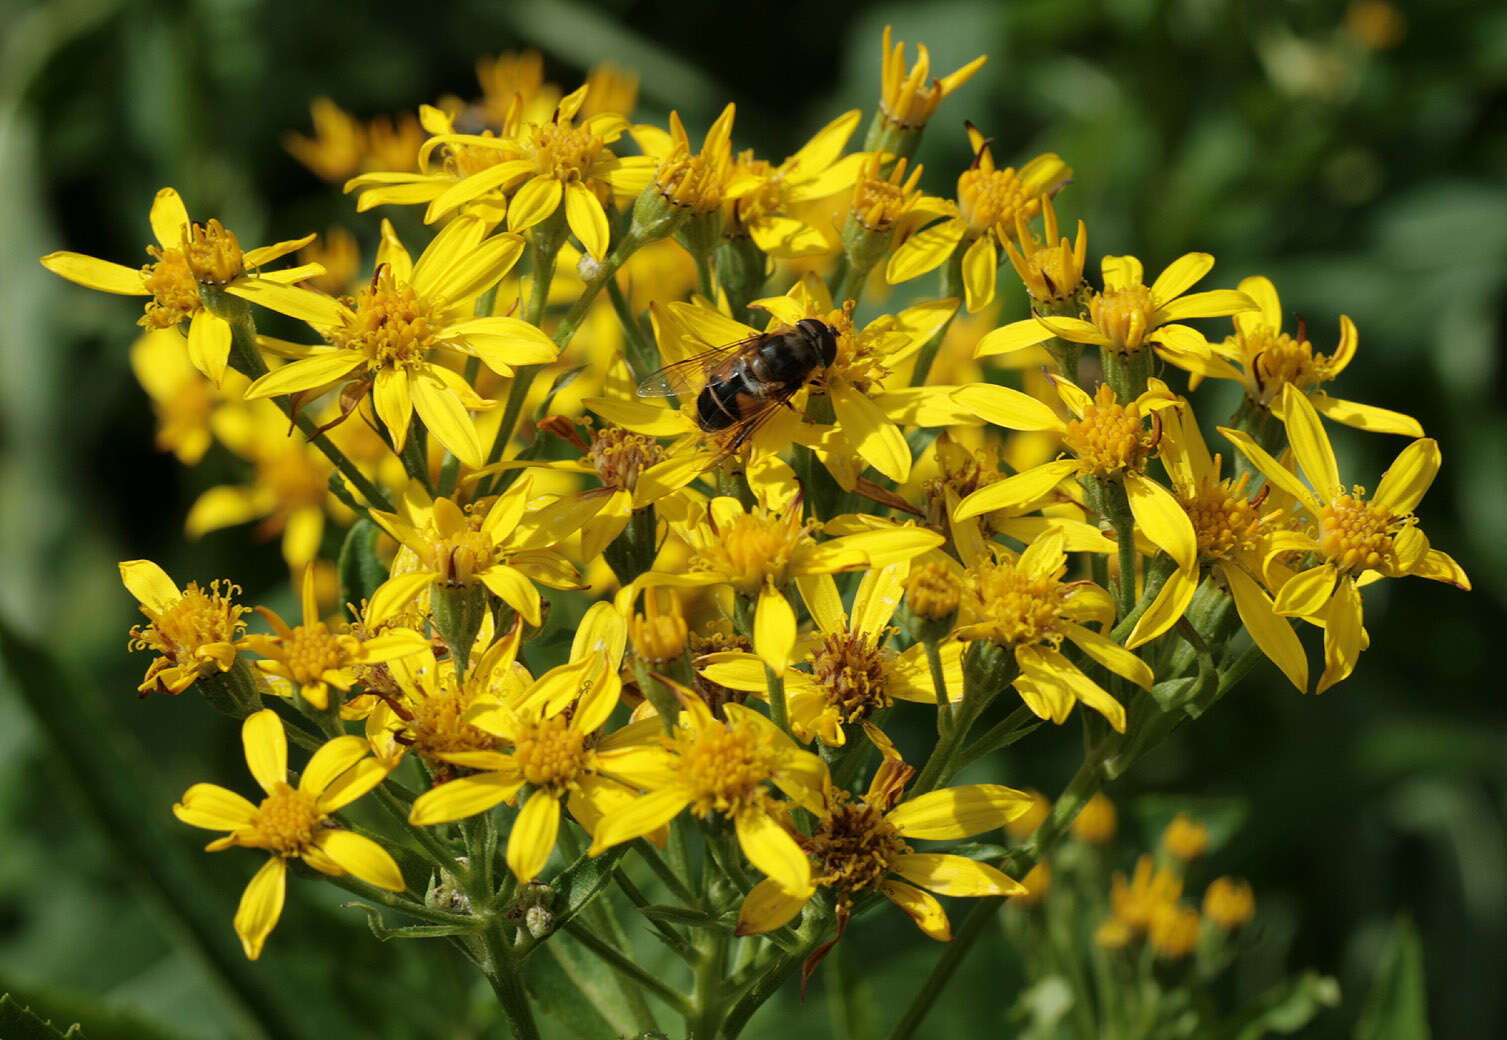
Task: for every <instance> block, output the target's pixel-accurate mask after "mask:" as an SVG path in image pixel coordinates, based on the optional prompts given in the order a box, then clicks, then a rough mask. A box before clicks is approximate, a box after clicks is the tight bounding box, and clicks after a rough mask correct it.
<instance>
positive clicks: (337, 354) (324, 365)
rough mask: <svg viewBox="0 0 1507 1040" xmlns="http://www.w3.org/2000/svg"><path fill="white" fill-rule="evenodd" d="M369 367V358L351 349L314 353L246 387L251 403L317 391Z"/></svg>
mask: <svg viewBox="0 0 1507 1040" xmlns="http://www.w3.org/2000/svg"><path fill="white" fill-rule="evenodd" d="M364 364H366V358H364V357H362V356H361V355H360V354H358V353H356V352H354V351H350V350H331V351H328V352H325V353H320V354H314V355H312V356H310V357H307V358H305V359H304V360H302V361H294V362H292V363H290V364H286V365H284V366H283V367H282V368H279V369H275V370H273V371H271V372H268V373H267V374H266V375H264V376H262V377H261V378H260V379H257V380H256V381H255V382H253V383H252V384H251V385H250V386H248V387H247V388H246V398H247V400H254V399H256V398H258V397H276V396H278V395H281V394H296V393H298V392H299V391H300V390H314V389H317V388H319V387H322V386H326V385H328V384H330V383H334V382H336V381H338V380H340V379H342V378H344V377H345V376H348V375H350V374H351V373H352V372H354V371H355V370H356V369H357V368H359V367H361V366H362V365H364Z"/></svg>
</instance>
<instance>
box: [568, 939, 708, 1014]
mask: <svg viewBox="0 0 1507 1040" xmlns="http://www.w3.org/2000/svg"><path fill="white" fill-rule="evenodd" d="M564 931H566V932H568V933H569V934H570V936H571V937H572V938H573V939H575V940H576V941H577V942H579V943H580V944H581V945H582V946H584V947H586V949H587V950H589V951H590V952H591V953H592V954H594V955H595V956H596V957H597V958H598V959H600V960H601V961H602V962H603V963H604V964H606V965H607V966H608V967H610V968H611V969H612V970H613V971H615V972H617V973H618V974H619V975H621V976H622V977H623V978H625V979H628V980H630V981H632V982H634V983H635V984H637V985H638V986H639V987H640V988H642V989H644V990H645V991H647V992H649V993H652V994H654V995H655V996H656V997H658V998H659V999H660V1000H662V1001H664V1002H665V1003H666V1004H668V1005H669V1006H670V1007H671V1008H672V1009H673V1010H674V1011H675V1012H676V1013H677V1014H679V1015H681V1016H683V1017H689V1016H690V1014H691V1006H690V1002H689V1001H687V1000H686V999H685V996H684V995H683V994H681V993H680V992H678V991H676V990H673V989H671V988H670V987H669V986H668V985H666V984H665V983H664V982H663V981H661V980H660V979H659V978H658V977H656V976H655V975H652V974H650V973H649V972H648V971H646V970H645V969H644V968H642V967H640V966H639V964H638V962H637V961H635V960H634V959H633V958H632V957H629V956H627V955H626V954H624V953H622V952H621V951H620V950H618V949H617V948H616V947H614V946H612V945H611V944H610V943H607V942H604V941H603V940H602V939H601V938H600V937H598V935H597V934H596V933H595V932H593V931H592V930H591V929H590V928H588V927H586V926H585V925H583V924H581V923H580V922H579V921H576V920H574V919H572V920H570V921H567V922H566V923H565V928H564Z"/></svg>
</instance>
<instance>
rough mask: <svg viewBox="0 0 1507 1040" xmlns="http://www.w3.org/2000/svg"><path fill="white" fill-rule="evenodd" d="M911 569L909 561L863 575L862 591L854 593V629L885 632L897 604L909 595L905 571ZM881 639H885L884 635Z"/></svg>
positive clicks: (875, 634)
mask: <svg viewBox="0 0 1507 1040" xmlns="http://www.w3.org/2000/svg"><path fill="white" fill-rule="evenodd" d="M909 570H910V568H909V566H908V565H905V564H895V565H892V566H889V567H884V568H880V569H876V570H870V571H869V572H868V573H867V574H865V575H864V576H863V580H862V581H860V582H859V583H858V591H857V592H856V593H854V594H853V618H852V623H851V624H852V629H853V631H854V632H862V633H863V634H864V635H867V636H874V637H876V638H878V637H879V636H881V634H882V633H883V632H884V629H885V626H887V625H888V624H889V621H890V618H891V617H893V616H894V614H895V608H896V607H898V606H899V605H900V600H901V599H903V598H904V597H905V575H906V574H907V573H908V572H909ZM829 580H830V579H829ZM832 590H833V591H834V592H836V591H837V586H836V585H834V586H833V587H832ZM839 602H841V601H839ZM813 616H814V615H813ZM824 631H825V629H824ZM879 641H880V642H883V639H879Z"/></svg>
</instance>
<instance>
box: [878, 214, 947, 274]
mask: <svg viewBox="0 0 1507 1040" xmlns="http://www.w3.org/2000/svg"><path fill="white" fill-rule="evenodd" d="M963 228H964V224H963V222H962V221H961V220H957V219H953V220H944V221H942V222H941V223H940V224H934V225H932V226H931V227H929V228H927V229H926V230H925V231H920V232H917V233H916V234H914V235H912V236H910V237H909V238H907V239H906V240H905V241H904V242H902V243H901V244H900V247H899V248H898V249H896V250H895V251H894V252H893V253H892V254H890V259H889V263H888V264H887V265H886V266H885V269H884V278H885V281H887V282H889V283H890V284H891V285H895V284H897V283H899V282H908V281H910V280H911V279H912V278H918V277H920V276H921V275H923V274H925V273H926V272H927V271H930V270H931V269H932V268H934V267H938V266H940V265H941V264H942V262H943V261H945V260H946V259H947V258H948V257H949V256H951V255H952V251H953V250H954V249H956V248H957V244H958V242H960V241H961V240H962V238H963Z"/></svg>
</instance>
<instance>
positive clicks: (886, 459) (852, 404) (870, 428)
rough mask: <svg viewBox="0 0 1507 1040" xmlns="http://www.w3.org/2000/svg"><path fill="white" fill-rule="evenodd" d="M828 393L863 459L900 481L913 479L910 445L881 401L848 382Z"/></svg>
mask: <svg viewBox="0 0 1507 1040" xmlns="http://www.w3.org/2000/svg"><path fill="white" fill-rule="evenodd" d="M828 397H829V399H830V400H831V401H832V410H833V412H835V413H836V415H837V421H838V423H839V424H841V426H842V431H843V433H844V434H846V435H847V438H848V440H849V441H850V442H851V443H852V444H853V446H854V447H855V448H857V449H858V454H859V455H861V456H862V457H863V460H864V461H865V462H867V463H868V464H869V465H871V466H873V467H874V468H875V469H877V470H878V471H879V472H880V473H883V474H884V475H885V476H886V477H889V478H890V479H891V480H893V481H895V483H897V484H903V483H904V482H905V481H906V480H908V479H910V463H911V456H910V445H909V444H907V443H906V440H905V434H903V433H901V432H900V428H899V427H898V426H896V425H895V424H894V423H892V422H890V420H889V418H888V417H887V416H886V415H885V414H884V413H883V412H881V411H880V410H879V407H878V405H876V404H874V402H873V401H871V400H869V398H868V397H867V396H865V395H864V394H861V393H859V392H858V391H857V390H855V389H854V388H853V387H852V386H851V385H849V384H848V383H847V382H842V383H837V384H834V385H833V386H832V387H831V388H830V390H829V393H828Z"/></svg>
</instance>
